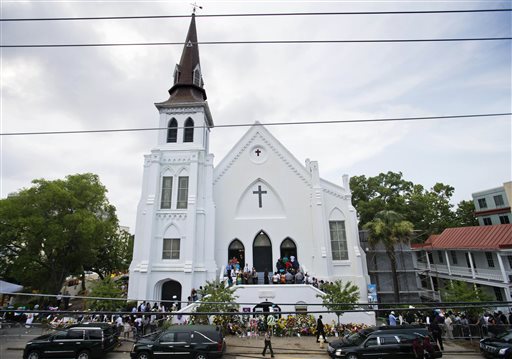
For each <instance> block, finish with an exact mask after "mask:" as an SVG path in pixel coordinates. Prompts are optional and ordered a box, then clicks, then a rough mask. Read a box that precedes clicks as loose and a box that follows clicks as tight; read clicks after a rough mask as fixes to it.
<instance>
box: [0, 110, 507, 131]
mask: <svg viewBox="0 0 512 359" xmlns="http://www.w3.org/2000/svg"><path fill="white" fill-rule="evenodd" d="M511 115H512V112H503V113H481V114H467V115H447V116H421V117H395V118H370V119H359V120H356V119H349V120H331V121H302V122H300V121H297V122H269V123H250V124H249V123H239V124H224V125H215V126H194V128H212V127H214V128H228V127H251V126H290V125H326V124H337V123H368V122H394V121H426V120H442V119H456V118H480V117H501V116H511ZM173 128H175V129H177V128H180V129H184V128H185V127H183V126H182V127H173ZM167 129H168V128H167V127H142V128H119V129H105V130H75V131H72V130H70V131H38V132H5V133H0V136H29V135H64V134H86V133H108V132H140V131H160V130H167Z"/></svg>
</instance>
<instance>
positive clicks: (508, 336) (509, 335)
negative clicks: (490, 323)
mask: <svg viewBox="0 0 512 359" xmlns="http://www.w3.org/2000/svg"><path fill="white" fill-rule="evenodd" d="M496 338H497V339H500V340H503V341H504V342H508V341H509V340H512V331H510V330H509V331H506V332H503V333H500V334H498V335H497V336H496Z"/></svg>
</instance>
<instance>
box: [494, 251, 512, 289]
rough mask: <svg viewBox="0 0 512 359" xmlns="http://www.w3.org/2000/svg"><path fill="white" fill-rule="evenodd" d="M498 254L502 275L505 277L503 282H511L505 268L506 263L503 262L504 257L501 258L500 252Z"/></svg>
mask: <svg viewBox="0 0 512 359" xmlns="http://www.w3.org/2000/svg"><path fill="white" fill-rule="evenodd" d="M496 254H497V255H498V263H499V264H500V270H501V275H502V277H503V283H507V284H508V283H510V280H509V279H508V275H507V271H506V270H505V265H504V264H503V259H502V258H501V255H500V254H499V253H496Z"/></svg>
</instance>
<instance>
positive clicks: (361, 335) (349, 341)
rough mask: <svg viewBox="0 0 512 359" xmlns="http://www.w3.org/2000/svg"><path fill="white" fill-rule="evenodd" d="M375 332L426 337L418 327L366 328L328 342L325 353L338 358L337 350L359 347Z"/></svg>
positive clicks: (426, 332)
mask: <svg viewBox="0 0 512 359" xmlns="http://www.w3.org/2000/svg"><path fill="white" fill-rule="evenodd" d="M376 331H385V332H387V333H418V334H421V335H423V336H425V335H428V330H427V329H426V327H425V326H420V325H400V326H380V327H368V328H364V329H361V330H360V331H358V332H356V333H353V334H350V335H347V336H345V337H343V338H340V339H337V340H333V341H331V342H329V346H328V347H327V352H328V353H329V355H330V356H331V357H332V358H339V357H340V355H337V354H336V353H340V351H339V349H341V348H346V347H354V346H358V345H361V344H362V343H363V342H364V341H365V340H366V338H368V336H369V335H370V334H372V333H374V332H376Z"/></svg>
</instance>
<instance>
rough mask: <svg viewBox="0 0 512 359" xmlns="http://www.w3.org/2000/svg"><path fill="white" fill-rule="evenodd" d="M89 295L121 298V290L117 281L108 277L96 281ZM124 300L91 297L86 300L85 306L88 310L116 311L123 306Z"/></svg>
mask: <svg viewBox="0 0 512 359" xmlns="http://www.w3.org/2000/svg"><path fill="white" fill-rule="evenodd" d="M89 295H90V296H91V297H99V298H123V291H122V290H121V288H120V287H119V283H117V282H116V281H114V280H113V279H112V278H110V277H106V278H105V279H103V280H100V281H97V282H96V284H95V286H94V288H92V290H91V293H90V294H89ZM125 303H126V301H124V300H104V299H92V300H90V301H88V302H87V308H88V309H90V310H98V311H99V310H104V311H111V312H113V311H116V310H119V309H122V308H124V307H125Z"/></svg>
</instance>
